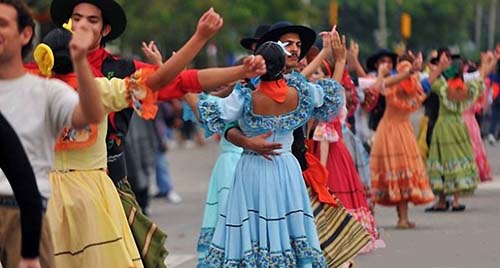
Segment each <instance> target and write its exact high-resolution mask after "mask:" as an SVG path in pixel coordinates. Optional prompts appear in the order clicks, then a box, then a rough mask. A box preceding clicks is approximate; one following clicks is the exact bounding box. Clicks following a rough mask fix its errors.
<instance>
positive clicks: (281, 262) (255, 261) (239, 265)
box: [198, 237, 326, 268]
mask: <svg viewBox="0 0 500 268" xmlns="http://www.w3.org/2000/svg"><path fill="white" fill-rule="evenodd" d="M290 244H291V247H292V249H291V250H286V251H282V252H270V251H269V249H267V248H262V247H259V245H258V242H253V243H252V250H250V251H248V252H245V253H244V255H243V257H242V259H226V258H225V257H224V256H225V254H224V248H220V247H217V246H215V245H213V244H212V245H211V246H210V249H209V251H208V255H207V257H206V258H205V259H204V260H201V262H200V264H199V265H198V267H200V268H205V267H207V268H208V267H225V268H255V267H303V266H306V265H308V264H311V267H313V268H319V267H321V268H323V267H326V262H325V258H324V256H323V253H322V252H321V251H320V250H318V249H315V248H312V247H311V246H310V245H309V243H308V242H307V238H305V237H301V238H293V239H290Z"/></svg>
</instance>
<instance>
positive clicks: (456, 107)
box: [436, 77, 483, 113]
mask: <svg viewBox="0 0 500 268" xmlns="http://www.w3.org/2000/svg"><path fill="white" fill-rule="evenodd" d="M436 83H438V85H437V86H438V87H439V88H438V90H437V94H438V95H439V98H440V99H441V103H442V104H443V105H444V106H445V107H446V108H447V109H448V110H450V111H452V112H457V113H462V112H463V111H465V110H466V109H467V108H469V107H470V106H471V105H472V104H473V103H474V102H475V101H476V99H477V98H478V97H479V94H480V93H481V92H482V90H481V89H482V84H483V81H482V80H479V79H477V80H472V81H468V82H467V83H466V84H467V99H465V100H463V101H455V100H451V99H449V98H448V83H447V82H446V80H445V79H444V78H443V77H441V78H440V79H439V80H438V81H436Z"/></svg>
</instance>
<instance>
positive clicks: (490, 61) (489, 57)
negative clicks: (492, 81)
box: [479, 51, 498, 78]
mask: <svg viewBox="0 0 500 268" xmlns="http://www.w3.org/2000/svg"><path fill="white" fill-rule="evenodd" d="M497 62H498V59H497V58H496V57H495V55H494V54H493V52H491V51H488V52H486V53H481V69H480V71H479V72H480V75H481V77H482V78H485V77H487V76H488V75H489V74H490V73H491V72H493V70H495V67H496V65H497Z"/></svg>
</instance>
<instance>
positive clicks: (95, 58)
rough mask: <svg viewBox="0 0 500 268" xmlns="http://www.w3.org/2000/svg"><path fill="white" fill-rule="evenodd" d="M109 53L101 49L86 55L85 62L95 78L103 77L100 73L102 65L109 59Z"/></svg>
mask: <svg viewBox="0 0 500 268" xmlns="http://www.w3.org/2000/svg"><path fill="white" fill-rule="evenodd" d="M109 55H110V54H109V53H108V52H107V51H106V49H104V48H103V47H101V48H99V49H97V50H94V51H92V52H90V53H89V54H87V60H88V61H89V64H90V66H91V68H92V72H93V73H94V75H95V76H96V77H104V74H103V73H102V63H103V62H104V60H106V58H107V57H109Z"/></svg>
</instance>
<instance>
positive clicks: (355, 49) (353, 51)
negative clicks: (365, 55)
mask: <svg viewBox="0 0 500 268" xmlns="http://www.w3.org/2000/svg"><path fill="white" fill-rule="evenodd" d="M348 52H349V54H350V55H351V56H352V57H355V58H356V59H357V58H358V57H359V44H358V43H357V42H356V41H354V40H353V39H351V43H350V44H349V51H348Z"/></svg>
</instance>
